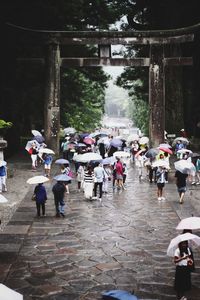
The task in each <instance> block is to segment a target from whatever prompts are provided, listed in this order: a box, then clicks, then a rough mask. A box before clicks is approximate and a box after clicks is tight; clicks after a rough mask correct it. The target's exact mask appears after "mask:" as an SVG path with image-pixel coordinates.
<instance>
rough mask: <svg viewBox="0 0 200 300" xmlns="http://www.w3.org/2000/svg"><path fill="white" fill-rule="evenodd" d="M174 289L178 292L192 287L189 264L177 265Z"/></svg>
mask: <svg viewBox="0 0 200 300" xmlns="http://www.w3.org/2000/svg"><path fill="white" fill-rule="evenodd" d="M174 289H175V290H176V291H177V292H185V291H189V290H190V289H191V272H190V269H189V268H188V267H187V266H176V273H175V282H174Z"/></svg>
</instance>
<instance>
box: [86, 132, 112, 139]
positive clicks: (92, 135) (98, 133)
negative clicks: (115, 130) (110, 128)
mask: <svg viewBox="0 0 200 300" xmlns="http://www.w3.org/2000/svg"><path fill="white" fill-rule="evenodd" d="M97 136H99V137H106V136H108V134H107V133H106V132H93V133H90V135H89V137H91V138H95V137H97Z"/></svg>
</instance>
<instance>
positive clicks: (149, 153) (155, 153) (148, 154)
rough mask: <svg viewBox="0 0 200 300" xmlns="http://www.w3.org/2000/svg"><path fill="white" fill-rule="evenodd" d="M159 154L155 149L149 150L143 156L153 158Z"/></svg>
mask: <svg viewBox="0 0 200 300" xmlns="http://www.w3.org/2000/svg"><path fill="white" fill-rule="evenodd" d="M158 153H159V149H156V148H150V149H149V150H148V151H147V152H146V153H145V156H146V157H147V158H155V157H156V156H157V155H158Z"/></svg>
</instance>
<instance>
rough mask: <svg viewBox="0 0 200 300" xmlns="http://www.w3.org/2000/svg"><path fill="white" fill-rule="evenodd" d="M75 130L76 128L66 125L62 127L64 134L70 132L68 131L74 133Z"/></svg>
mask: <svg viewBox="0 0 200 300" xmlns="http://www.w3.org/2000/svg"><path fill="white" fill-rule="evenodd" d="M75 132H76V129H75V128H73V127H67V128H65V129H64V133H65V134H70V133H72V134H74V133H75Z"/></svg>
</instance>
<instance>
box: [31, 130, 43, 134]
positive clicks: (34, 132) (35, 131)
mask: <svg viewBox="0 0 200 300" xmlns="http://www.w3.org/2000/svg"><path fill="white" fill-rule="evenodd" d="M31 132H32V134H33V135H34V136H37V135H41V136H42V134H41V132H39V131H38V130H35V129H33V130H31Z"/></svg>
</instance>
